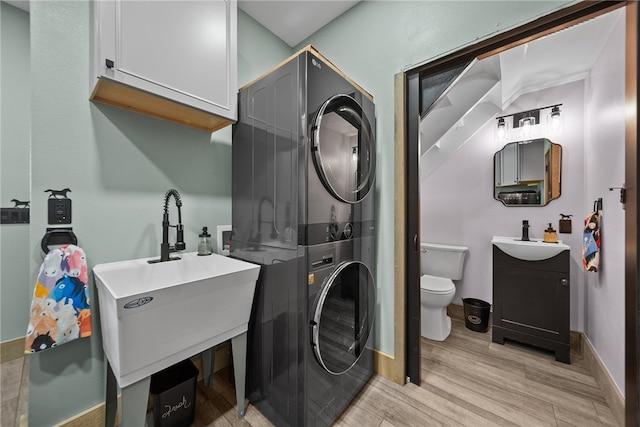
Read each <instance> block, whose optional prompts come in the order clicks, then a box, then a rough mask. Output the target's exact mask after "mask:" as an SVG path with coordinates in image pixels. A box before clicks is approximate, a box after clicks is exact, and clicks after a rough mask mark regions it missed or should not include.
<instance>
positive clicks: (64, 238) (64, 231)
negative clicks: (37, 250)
mask: <svg viewBox="0 0 640 427" xmlns="http://www.w3.org/2000/svg"><path fill="white" fill-rule="evenodd" d="M69 244H71V245H77V244H78V238H77V237H76V235H75V233H74V232H73V228H71V227H58V228H51V227H47V232H46V233H45V235H44V237H42V241H41V242H40V247H41V248H42V251H43V252H44V253H45V254H47V253H49V251H50V250H51V249H50V248H49V245H58V246H62V245H69Z"/></svg>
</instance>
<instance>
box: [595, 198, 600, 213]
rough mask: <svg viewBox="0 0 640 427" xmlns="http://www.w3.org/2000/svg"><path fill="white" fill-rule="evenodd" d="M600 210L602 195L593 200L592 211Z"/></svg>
mask: <svg viewBox="0 0 640 427" xmlns="http://www.w3.org/2000/svg"><path fill="white" fill-rule="evenodd" d="M601 210H602V197H599V198H598V199H596V201H595V202H593V211H594V212H600V211H601Z"/></svg>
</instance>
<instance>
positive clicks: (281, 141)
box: [232, 48, 376, 249]
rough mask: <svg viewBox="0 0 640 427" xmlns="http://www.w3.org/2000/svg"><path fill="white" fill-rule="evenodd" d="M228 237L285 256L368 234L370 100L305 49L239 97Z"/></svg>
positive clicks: (370, 213)
mask: <svg viewBox="0 0 640 427" xmlns="http://www.w3.org/2000/svg"><path fill="white" fill-rule="evenodd" d="M238 116H239V117H238V122H237V123H236V124H235V125H234V127H233V146H232V158H233V163H232V173H233V180H232V186H233V188H232V193H233V201H232V203H233V209H232V224H233V240H234V241H236V242H243V243H246V244H250V245H253V246H256V247H257V246H259V245H266V246H273V247H281V248H288V249H294V248H296V246H298V245H302V246H309V245H315V244H321V243H326V242H332V241H339V240H342V239H351V238H355V237H361V236H367V235H373V231H374V191H373V190H374V181H375V165H376V147H375V106H374V103H373V98H372V97H371V95H369V94H368V93H367V92H366V91H364V90H363V89H361V88H360V87H359V86H358V85H357V84H355V83H353V82H352V81H351V80H349V79H348V78H346V77H345V76H344V75H343V74H342V73H340V72H339V71H338V70H337V69H336V68H335V67H334V66H333V65H332V64H331V63H330V62H329V61H327V60H326V59H324V58H323V57H322V56H321V55H320V54H319V53H318V52H316V51H315V50H313V49H312V48H306V49H304V50H303V51H301V52H300V53H298V54H296V55H294V56H292V57H291V58H290V59H289V60H287V61H285V62H284V63H283V64H282V65H280V66H279V67H278V68H276V69H275V70H273V71H271V72H269V73H268V74H267V75H265V76H263V77H261V78H259V79H257V80H256V81H254V82H252V83H250V84H248V85H247V86H245V87H243V88H242V89H241V90H240V95H239V108H238Z"/></svg>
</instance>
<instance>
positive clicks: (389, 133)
mask: <svg viewBox="0 0 640 427" xmlns="http://www.w3.org/2000/svg"><path fill="white" fill-rule="evenodd" d="M571 3H575V1H368V0H365V1H362V2H360V3H358V4H357V5H356V6H354V7H353V8H351V9H349V10H348V11H347V12H346V13H345V14H343V15H342V16H340V17H338V18H337V19H335V20H334V21H332V22H331V23H329V24H328V25H326V26H325V27H323V28H321V29H320V30H319V31H317V32H316V33H315V34H313V35H312V36H311V37H309V38H308V39H307V40H305V41H304V42H302V43H300V45H299V46H305V45H307V44H312V45H314V46H315V47H316V48H317V49H318V50H319V51H320V52H321V53H322V54H323V55H324V56H326V57H327V58H328V59H329V60H330V61H331V62H333V63H334V64H335V65H336V66H337V67H338V68H340V69H341V70H342V71H343V72H344V73H345V74H346V75H348V76H349V77H351V78H352V79H353V80H354V81H356V82H357V83H358V84H359V85H360V86H362V87H363V88H364V89H365V90H367V91H368V92H370V93H371V94H372V95H373V97H374V100H375V104H376V116H377V127H376V131H377V144H378V146H377V154H378V164H377V171H376V197H377V199H376V200H377V202H376V203H377V208H376V209H377V211H376V214H377V217H376V218H377V235H376V242H377V263H376V268H377V271H376V279H377V283H376V285H377V291H378V293H377V298H378V311H377V313H376V334H375V346H376V348H377V349H379V350H381V351H382V352H384V353H387V354H389V355H393V354H394V347H393V345H394V333H393V328H394V319H393V311H394V309H393V304H394V303H393V301H394V297H393V289H394V284H393V283H394V282H393V275H394V252H393V242H394V214H393V212H394V196H395V194H394V163H393V162H394V149H393V147H394V140H393V132H394V129H393V114H394V112H393V105H394V104H393V102H394V98H393V93H394V88H393V87H394V86H393V84H394V83H393V78H394V75H395V74H396V73H398V72H400V71H405V70H408V69H411V68H412V67H414V66H416V65H418V64H421V63H426V62H429V61H430V60H433V59H435V58H437V57H441V56H444V55H446V54H447V53H451V52H455V51H456V50H459V49H460V48H462V47H464V46H467V45H471V44H473V43H476V42H477V41H479V40H481V39H485V38H488V37H491V36H493V35H496V34H498V33H500V32H503V31H505V30H508V29H511V28H514V27H517V26H519V25H522V24H524V23H526V22H529V21H532V20H534V19H536V18H538V17H541V16H544V15H547V14H549V13H551V12H553V11H556V10H558V9H560V8H563V7H566V6H567V5H569V4H571ZM381 242H385V243H384V244H381Z"/></svg>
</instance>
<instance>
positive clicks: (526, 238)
mask: <svg viewBox="0 0 640 427" xmlns="http://www.w3.org/2000/svg"><path fill="white" fill-rule="evenodd" d="M522 240H524V241H525V242H528V241H529V220H528V219H523V220H522Z"/></svg>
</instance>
